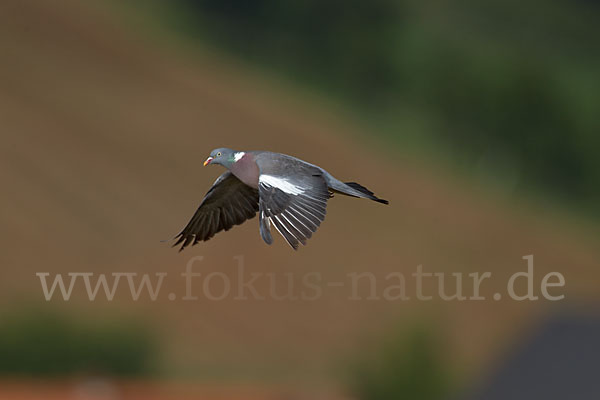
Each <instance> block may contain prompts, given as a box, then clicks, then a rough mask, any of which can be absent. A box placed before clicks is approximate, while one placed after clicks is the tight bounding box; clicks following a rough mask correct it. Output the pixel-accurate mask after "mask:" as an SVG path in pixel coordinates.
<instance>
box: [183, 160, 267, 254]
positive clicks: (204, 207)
mask: <svg viewBox="0 0 600 400" xmlns="http://www.w3.org/2000/svg"><path fill="white" fill-rule="evenodd" d="M257 211H258V191H257V190H256V189H254V188H251V187H250V186H248V185H246V184H244V183H243V182H242V181H240V180H239V179H238V178H236V176H235V175H233V174H232V173H231V172H229V171H227V172H225V173H223V174H222V175H221V176H219V177H218V178H217V180H216V181H215V183H213V185H212V187H211V188H210V190H209V191H208V192H207V193H206V195H205V196H204V199H203V200H202V203H200V206H199V207H198V210H196V213H195V214H194V216H193V217H192V219H191V220H190V222H188V224H187V225H186V227H185V228H183V230H182V231H181V232H180V233H179V234H178V235H177V236H175V239H177V242H175V244H174V245H173V246H177V245H178V244H180V243H182V242H183V244H182V245H181V248H180V249H179V251H181V250H183V249H184V248H186V247H187V246H188V245H189V244H190V243H192V241H193V243H192V245H194V244H196V243H198V242H199V241H200V240H204V241H206V240H208V239H210V238H212V237H213V236H214V235H215V234H216V233H217V232H220V231H222V230H226V231H227V230H229V229H230V228H231V227H232V226H234V225H239V224H241V223H242V222H244V221H246V220H247V219H250V218H253V217H254V216H255V215H256V212H257Z"/></svg>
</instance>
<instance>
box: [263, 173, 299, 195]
mask: <svg viewBox="0 0 600 400" xmlns="http://www.w3.org/2000/svg"><path fill="white" fill-rule="evenodd" d="M259 180H260V182H263V183H265V184H267V185H269V186H273V187H276V188H277V189H279V190H281V191H283V192H285V193H287V194H302V193H304V189H302V188H301V187H300V186H296V185H294V184H293V183H291V182H288V181H286V180H285V179H283V178H280V177H278V176H273V175H264V174H263V175H261V176H260V178H259Z"/></svg>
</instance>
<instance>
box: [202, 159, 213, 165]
mask: <svg viewBox="0 0 600 400" xmlns="http://www.w3.org/2000/svg"><path fill="white" fill-rule="evenodd" d="M212 160H213V158H212V157H208V158H207V159H206V161H204V166H205V167H206V166H207V165H208V164H210V162H211V161H212Z"/></svg>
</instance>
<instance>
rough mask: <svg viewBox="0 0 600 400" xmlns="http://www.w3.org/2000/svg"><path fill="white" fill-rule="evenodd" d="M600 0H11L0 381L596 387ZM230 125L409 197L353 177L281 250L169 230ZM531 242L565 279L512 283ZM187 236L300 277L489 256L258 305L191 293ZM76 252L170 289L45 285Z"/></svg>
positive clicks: (139, 391) (402, 393) (511, 394)
mask: <svg viewBox="0 0 600 400" xmlns="http://www.w3.org/2000/svg"><path fill="white" fill-rule="evenodd" d="M599 14H600V5H599V4H598V2H594V1H583V0H582V1H565V0H551V1H544V2H542V1H530V2H519V1H513V0H509V1H507V0H503V1H496V0H491V1H486V2H480V1H475V0H461V1H454V2H443V1H416V0H414V1H413V0H405V1H391V0H376V1H370V2H365V1H359V0H350V1H348V0H347V1H337V0H327V1H324V0H321V1H316V0H314V1H313V0H308V1H297V0H291V1H286V2H280V1H274V0H253V1H242V0H176V1H166V0H145V1H140V0H127V1H119V2H117V1H114V2H111V1H108V2H81V1H79V2H78V1H75V0H65V1H61V2H48V1H44V0H5V1H3V2H2V3H1V4H0V49H1V50H2V52H1V54H2V55H1V62H0V76H1V78H0V135H1V138H2V145H1V146H0V165H1V168H0V176H1V182H2V188H3V190H2V192H3V193H2V196H0V202H1V203H0V205H1V207H0V221H1V225H0V226H1V230H0V235H1V236H0V239H1V243H2V251H1V252H0V262H1V268H0V398H2V399H23V400H25V399H28V400H31V399H171V398H176V399H187V398H190V399H192V398H194V399H195V398H202V399H369V400H371V399H373V400H379V399H382V400H383V399H400V398H409V399H432V400H433V399H455V398H473V399H475V398H477V399H479V398H485V399H492V398H521V397H517V396H516V395H515V393H518V394H520V395H521V396H526V397H523V398H540V396H541V395H540V393H542V392H540V391H539V390H541V389H540V388H541V387H542V386H543V387H545V388H546V389H548V387H549V386H548V385H549V383H555V384H556V385H558V387H556V388H552V387H551V390H549V394H548V396H552V395H554V396H558V395H559V394H560V395H563V397H562V398H565V397H567V398H576V397H573V396H572V395H573V394H574V393H578V394H579V395H580V397H578V398H598V397H597V396H598V393H599V391H598V386H597V385H595V386H594V385H591V384H590V382H593V381H595V378H594V376H596V377H597V372H598V370H597V362H596V363H593V362H585V360H588V361H593V360H596V361H597V359H598V358H599V357H600V349H599V348H598V346H597V344H596V342H597V340H596V339H595V338H597V337H598V335H600V328H599V325H600V324H599V323H598V318H599V317H600V315H599V314H600V309H599V307H598V304H599V303H598V301H599V300H600V270H599V267H600V265H599V261H600V246H599V238H600V229H599V225H598V217H599V215H600V185H599V182H600V158H598V156H597V153H598V150H599V149H600V135H599V133H600V74H599V73H598V71H600V46H599V44H598V36H599V34H600V32H599V29H600V28H598V24H597V21H598V17H599V16H600V15H599ZM222 146H227V147H232V148H236V149H244V150H251V149H257V150H258V149H260V150H271V151H276V152H282V153H287V154H292V155H295V156H297V157H299V158H302V159H304V160H307V161H309V162H312V163H315V164H318V165H320V166H322V167H324V168H326V169H327V170H328V171H329V172H331V173H332V174H334V175H336V176H337V177H339V178H340V179H342V180H346V181H357V182H360V183H362V184H364V185H365V186H367V187H369V188H370V189H372V190H373V191H375V192H376V193H377V195H379V196H380V197H382V198H385V199H388V200H389V201H390V206H388V207H384V206H381V205H378V204H375V203H371V202H366V201H358V200H356V199H351V198H341V197H340V196H337V197H336V198H334V199H332V200H331V201H330V203H329V207H328V216H327V220H326V221H325V223H324V224H323V225H322V227H321V228H320V229H319V231H318V232H317V233H316V234H315V236H314V238H313V239H312V240H310V242H309V245H308V246H307V247H303V248H301V249H300V250H299V251H298V252H294V251H292V250H291V249H290V248H289V247H288V246H287V245H286V244H285V242H284V240H283V239H282V238H281V237H279V236H277V238H276V241H275V243H274V244H273V245H272V246H271V247H268V246H267V245H265V244H264V243H263V242H262V241H261V239H260V235H259V234H258V222H257V220H256V219H254V220H251V221H249V222H246V223H245V224H243V225H241V226H239V227H235V228H233V229H232V230H231V231H229V232H227V233H226V234H219V235H217V236H216V237H215V238H213V239H212V240H210V241H209V242H207V243H201V244H199V245H197V246H194V247H193V248H190V249H187V250H186V251H184V252H182V253H178V252H177V251H176V250H175V249H172V248H170V246H169V244H167V243H161V242H160V241H161V240H163V239H168V238H170V237H172V236H173V235H174V234H176V233H177V232H178V231H179V230H180V229H181V228H182V227H183V226H184V224H185V223H186V222H187V221H188V219H189V218H190V217H191V215H192V214H193V212H194V211H195V209H196V207H197V206H198V204H199V201H200V200H201V198H202V196H203V195H204V193H205V192H206V191H207V190H208V188H209V187H210V185H211V184H212V182H213V181H214V179H215V178H216V177H217V176H218V174H220V173H221V172H222V171H221V170H219V169H218V168H216V167H213V168H201V167H202V162H203V161H204V159H205V158H206V157H207V155H208V153H209V152H210V150H211V149H213V148H216V147H222ZM528 254H533V255H534V257H535V270H534V276H535V278H534V282H535V285H536V286H535V290H536V294H537V295H539V294H540V293H539V283H540V281H541V279H542V278H543V276H544V275H545V274H546V273H549V272H553V271H556V272H560V273H561V274H562V275H563V276H564V278H565V282H566V283H565V286H564V287H563V288H555V289H554V290H556V291H557V293H558V294H564V295H565V299H564V300H561V301H557V302H551V301H547V300H545V299H543V298H541V299H540V300H538V301H521V302H518V301H513V300H510V299H507V298H502V299H500V300H494V299H493V298H492V294H493V293H496V292H502V293H504V292H505V288H506V282H507V281H508V279H509V277H510V276H511V275H513V274H514V273H516V272H521V271H525V270H526V262H525V261H524V260H523V259H522V257H523V256H525V255H528ZM195 256H203V257H204V258H203V260H201V261H196V262H195V263H194V272H198V273H201V274H203V275H204V276H207V274H209V273H214V272H219V273H224V274H225V275H226V276H231V277H232V279H234V280H235V279H240V280H243V279H241V278H240V277H239V275H236V274H237V271H238V270H237V268H238V261H239V259H235V258H234V257H236V256H242V258H243V263H244V268H245V273H246V274H248V276H250V274H252V273H260V274H263V276H268V274H271V276H274V277H275V278H273V279H276V280H277V282H278V285H281V286H283V287H284V288H285V287H286V285H287V282H288V277H291V278H290V279H292V280H294V279H295V282H296V283H298V282H301V281H302V278H303V277H304V276H305V275H306V274H307V273H320V274H322V277H323V281H324V282H327V281H331V282H336V281H338V282H339V281H344V280H345V279H346V277H347V276H348V274H351V273H355V272H358V273H361V272H371V273H372V274H373V275H374V276H375V277H376V278H377V283H378V285H379V286H378V288H379V289H378V290H383V288H384V287H385V286H383V285H385V277H386V276H387V275H388V274H389V273H392V272H400V273H402V274H404V275H405V276H407V277H410V275H411V273H413V272H414V271H415V270H416V266H417V265H423V269H424V270H425V271H428V272H445V273H447V274H451V273H463V275H464V276H465V277H466V276H467V274H469V273H475V272H479V273H483V272H486V271H489V272H491V273H492V276H493V278H492V279H490V280H489V281H486V285H487V286H485V288H486V289H485V292H484V291H483V289H482V294H483V295H486V296H487V300H483V301H442V300H441V299H439V298H434V299H433V300H431V301H418V300H416V299H411V300H410V301H387V300H381V299H380V300H371V301H369V300H349V296H350V293H349V292H348V287H346V288H345V289H344V288H327V287H324V288H323V292H322V296H319V297H318V298H317V299H316V300H314V301H302V300H276V299H273V298H272V297H269V296H268V290H269V289H268V288H269V285H268V281H266V280H259V281H257V283H256V288H257V290H258V291H259V292H260V293H262V294H265V293H266V294H267V298H266V299H265V300H253V299H250V300H247V301H239V300H238V301H236V300H235V299H234V298H233V296H229V297H227V298H224V299H223V300H221V301H211V300H209V299H207V298H206V297H202V296H201V295H200V292H201V289H202V278H201V277H200V278H197V281H194V285H195V286H194V287H195V288H196V289H195V294H197V295H198V297H199V299H198V300H195V301H184V300H182V299H181V297H182V296H183V295H184V294H185V293H186V292H185V290H186V288H185V282H184V281H183V280H182V279H181V274H182V273H184V272H185V270H186V265H187V264H188V263H189V262H194V261H193V257H195ZM73 272H80V273H93V274H94V277H97V276H98V275H97V274H107V277H109V278H110V277H111V276H112V275H111V274H112V273H116V272H128V273H137V274H138V276H142V274H150V275H149V276H150V277H151V280H152V281H153V282H154V281H155V279H156V275H155V273H167V274H168V276H167V277H166V278H165V279H164V283H163V287H162V288H161V291H160V293H159V294H158V296H157V298H156V300H152V299H151V298H149V296H148V295H144V294H142V295H141V296H140V298H139V299H138V300H134V299H132V297H131V295H130V294H129V291H128V290H127V288H126V287H119V288H118V290H117V291H116V294H115V296H114V298H113V299H112V300H108V299H107V298H106V296H103V291H102V289H101V290H100V291H99V294H98V296H97V298H96V299H95V300H93V301H91V300H90V299H89V298H88V297H87V295H86V290H85V287H84V286H83V285H82V284H77V285H74V288H73V292H72V294H71V297H70V299H69V300H64V299H63V298H62V297H60V296H58V295H55V296H54V297H52V299H51V300H46V298H45V296H44V293H43V290H42V286H41V281H40V278H39V277H38V276H36V274H37V273H48V274H49V278H48V279H49V281H48V282H50V283H51V282H52V280H51V279H53V277H54V276H56V274H63V275H64V277H65V279H66V277H67V276H68V275H67V274H68V273H73ZM93 279H96V278H93ZM194 279H196V278H194ZM245 279H246V280H247V279H248V278H247V277H246V278H245ZM215 281H218V279H215ZM93 282H95V280H93ZM67 283H68V282H67ZM125 283H126V280H125V279H124V278H123V281H122V284H123V285H125ZM412 283H413V282H411V281H410V280H408V281H407V292H408V294H409V295H410V294H412V293H414V289H413V288H412V287H411V285H412ZM298 284H299V283H298ZM447 284H448V287H449V289H448V291H449V292H450V291H451V286H450V285H451V282H449V283H447ZM369 285H370V282H368V281H361V283H360V287H359V290H360V293H361V294H362V296H363V297H367V296H368V294H369V288H370V286H369ZM279 287H280V286H278V288H279ZM467 288H469V286H466V285H465V291H466V292H467V294H470V293H471V289H467ZM221 289H222V288H221ZM57 290H58V289H57ZM218 290H219V288H218V286H217V288H216V289H215V292H216V293H219V291H218ZM432 290H433V289H432ZM519 290H521V293H522V291H523V290H525V286H524V285H523V287H519ZM196 292H198V293H196ZM57 293H58V292H57ZM171 293H173V296H168V294H171ZM379 293H380V292H379ZM554 351H556V353H553V352H554ZM549 354H551V355H552V354H556V355H555V356H548V355H549ZM548 366H552V368H550V370H548V371H546V370H545V369H544V368H546V367H548ZM507 371H512V373H508V372H507ZM519 371H522V374H519V373H518V372H519ZM561 385H562V386H561ZM590 385H591V386H590ZM536 388H537V389H536ZM538 389H539V390H538ZM511 390H512V391H511ZM561 390H562V391H561ZM494 396H496V397H494ZM548 396H546V397H544V398H553V397H548ZM586 396H587V397H586Z"/></svg>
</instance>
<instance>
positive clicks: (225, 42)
mask: <svg viewBox="0 0 600 400" xmlns="http://www.w3.org/2000/svg"><path fill="white" fill-rule="evenodd" d="M180 3H182V4H183V7H184V8H185V9H186V11H185V14H182V15H178V16H177V15H176V16H175V17H174V18H173V25H174V27H175V29H178V30H179V31H182V27H183V28H185V29H183V31H184V32H187V33H188V34H190V36H191V37H194V38H195V39H196V40H202V41H204V42H207V43H210V44H213V45H217V46H221V47H224V48H226V49H228V50H229V51H231V53H232V54H235V56H236V57H241V58H243V59H245V60H247V61H250V62H252V63H256V64H258V65H261V66H262V67H263V68H264V69H266V70H267V71H272V72H276V73H278V74H279V75H282V76H284V77H285V78H287V79H291V80H293V81H296V82H298V83H299V84H303V85H306V84H308V85H310V86H312V87H314V88H316V90H318V91H320V92H321V93H323V94H326V96H329V97H332V98H335V99H340V100H342V101H343V102H345V103H346V104H347V105H348V106H350V107H352V108H353V109H354V112H355V114H357V115H358V116H359V118H363V119H366V120H367V121H368V126H371V127H373V128H374V130H375V131H376V132H377V133H379V134H383V135H387V136H388V137H390V138H391V139H392V141H393V142H394V143H395V144H396V145H397V148H398V149H405V150H406V147H407V146H409V147H412V148H415V147H417V148H421V150H422V151H425V152H429V153H430V152H432V151H433V152H435V153H436V154H437V157H439V156H440V155H443V157H445V158H447V161H449V162H451V163H452V164H454V165H458V167H459V168H462V169H464V170H466V171H469V172H473V171H475V173H476V175H477V176H482V177H483V178H484V179H485V180H486V181H487V182H488V184H489V183H490V182H492V185H493V184H497V182H501V184H503V185H505V186H507V187H506V188H505V189H507V190H510V191H516V192H517V193H521V194H522V193H532V192H535V191H536V190H540V189H543V190H544V191H545V192H546V193H548V194H550V195H552V196H553V197H554V198H555V199H557V200H558V201H559V202H562V201H567V202H568V204H570V205H571V206H574V207H576V208H580V207H585V208H587V209H588V211H592V212H593V213H594V214H595V215H596V216H597V214H598V211H600V208H599V207H598V204H600V186H599V185H598V184H597V183H598V182H599V181H600V161H599V160H598V157H597V155H596V152H597V149H599V148H600V136H599V135H598V132H600V118H599V116H600V75H599V74H598V71H599V70H600V46H599V45H598V43H597V41H596V40H593V39H592V38H595V37H598V36H600V28H598V24H597V20H598V17H599V16H600V7H599V6H598V4H595V3H594V2H568V1H562V0H553V1H543V2H540V1H533V2H527V3H523V2H518V1H486V2H485V3H481V2H479V1H473V0H464V1H458V2H456V1H455V2H443V1H413V0H404V1H395V0H376V1H369V2H364V1H360V0H352V1H319V0H310V1H287V2H279V1H274V0H254V1H243V0H181V1H180ZM494 182H496V183H494Z"/></svg>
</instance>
